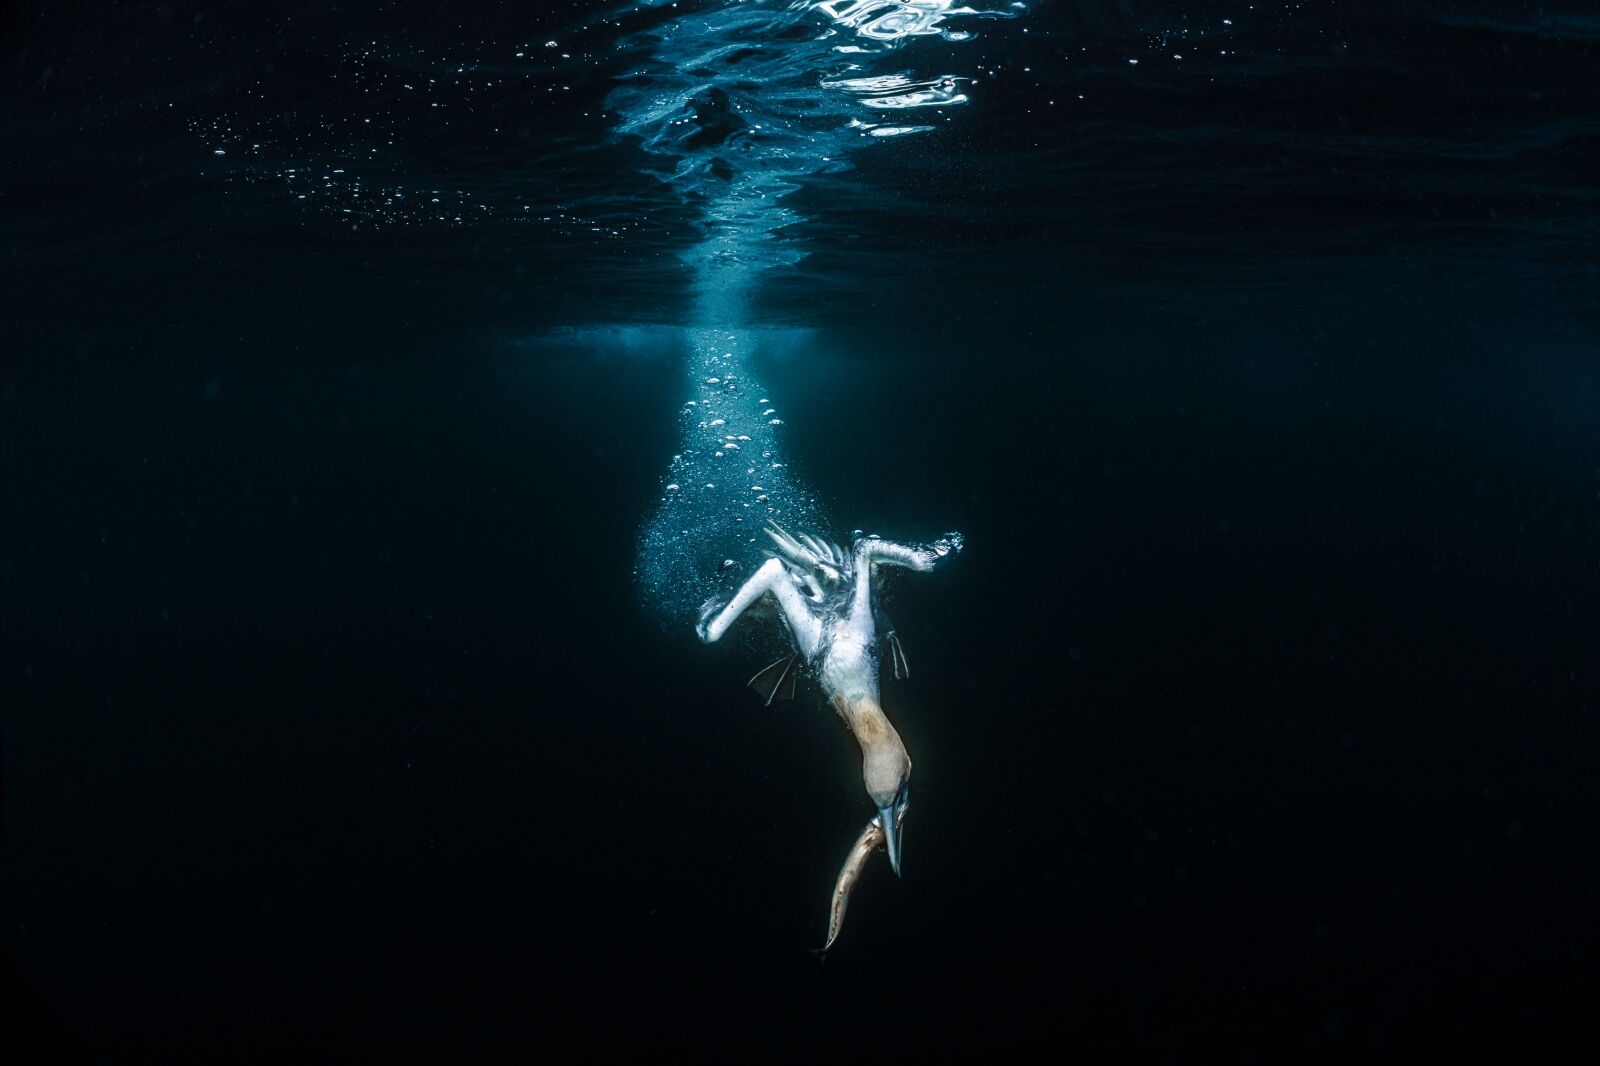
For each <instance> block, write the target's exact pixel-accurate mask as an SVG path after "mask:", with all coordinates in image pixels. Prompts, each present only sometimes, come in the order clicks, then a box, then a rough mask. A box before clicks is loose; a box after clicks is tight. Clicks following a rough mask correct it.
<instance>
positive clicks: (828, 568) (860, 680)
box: [699, 523, 962, 873]
mask: <svg viewBox="0 0 1600 1066" xmlns="http://www.w3.org/2000/svg"><path fill="white" fill-rule="evenodd" d="M767 535H768V536H769V537H771V538H772V541H773V544H774V546H775V550H774V551H772V552H771V553H770V557H769V558H768V559H767V561H766V562H764V563H762V564H761V565H760V566H759V567H757V568H756V571H755V573H753V574H752V575H751V576H750V577H749V579H748V580H746V581H745V583H744V584H743V585H741V586H740V587H739V589H738V591H737V592H735V593H734V595H733V597H732V598H731V599H730V600H728V602H727V603H725V604H723V603H718V602H715V601H713V602H712V603H708V604H707V605H706V607H705V609H704V611H703V612H702V614H701V619H700V625H699V632H700V639H702V640H704V641H707V642H710V641H715V640H718V639H720V638H721V637H722V635H723V634H724V633H726V632H727V631H728V628H729V627H730V626H731V625H733V623H734V622H735V621H736V620H737V619H738V618H739V616H740V615H741V614H743V613H744V612H745V611H746V610H748V609H749V608H750V607H751V606H752V605H754V604H756V603H757V602H758V601H760V600H762V599H763V598H764V597H767V596H770V597H772V599H773V600H774V601H776V603H777V606H778V610H779V613H780V615H781V617H782V619H783V622H784V625H785V627H786V628H787V629H788V631H789V635H790V637H791V639H792V640H793V643H794V649H795V652H794V655H793V656H790V657H789V658H788V659H784V660H779V661H778V662H777V663H774V664H772V666H769V667H767V668H766V669H765V670H763V671H761V672H760V673H758V674H757V675H756V676H755V678H753V679H752V680H751V685H752V686H753V687H755V688H757V690H758V691H761V692H762V693H763V695H765V696H766V697H767V700H768V702H769V703H770V702H771V701H772V700H773V699H774V698H785V696H784V695H783V693H784V692H785V691H787V692H788V693H789V694H790V695H792V693H793V684H794V681H793V678H794V674H795V672H796V670H797V667H798V666H800V665H802V664H803V665H804V666H806V667H807V668H809V669H810V671H811V672H812V673H814V674H815V676H816V678H817V680H818V681H819V682H820V683H821V685H822V690H823V693H824V694H825V695H826V696H827V697H828V701H829V702H830V703H831V704H832V705H833V708H834V710H835V711H837V712H838V714H839V717H840V718H842V719H843V720H844V722H845V725H846V726H848V727H849V729H850V732H851V734H852V735H854V736H855V738H856V741H857V742H858V743H859V744H860V746H861V758H862V778H863V780H864V781H865V783H866V787H867V793H868V795H869V796H871V797H872V802H873V805H874V806H875V807H876V808H877V810H878V815H879V817H880V819H881V825H882V829H883V833H884V837H885V841H884V843H885V847H886V849H887V851H888V853H889V863H890V865H891V866H893V867H894V869H895V871H896V872H897V873H898V872H899V869H900V835H901V821H902V819H903V817H904V814H905V809H906V804H907V802H908V797H909V790H908V787H907V779H908V778H909V777H910V774H911V758H910V756H909V755H907V753H906V748H905V744H904V743H903V742H902V741H901V739H900V734H899V733H898V732H897V731H896V730H895V728H894V726H893V724H891V723H890V721H889V718H888V716H887V715H885V714H884V712H883V706H882V704H881V703H880V702H879V699H878V672H879V665H880V649H881V645H880V637H879V630H880V628H881V629H882V631H883V634H884V640H885V641H886V642H887V644H888V645H889V648H890V651H891V655H892V661H893V667H894V671H895V676H897V677H903V676H905V670H906V659H905V655H904V652H903V651H902V650H901V648H900V645H899V638H898V637H897V636H896V634H895V631H894V629H893V627H892V626H890V625H889V624H888V622H887V620H886V619H884V618H883V616H882V615H881V614H880V613H879V612H878V611H877V609H876V605H875V604H874V602H873V596H874V592H875V589H876V582H877V579H878V576H879V575H878V573H877V570H878V568H879V567H884V566H898V567H904V568H906V569H910V570H919V571H926V570H931V569H933V568H934V566H936V565H937V564H938V563H940V562H941V561H943V560H944V559H946V558H948V557H949V556H951V555H953V554H955V553H956V552H958V551H960V550H961V543H962V542H961V536H960V534H957V533H947V534H945V535H944V536H943V537H941V538H940V539H939V540H936V541H934V543H933V544H931V545H905V544H898V543H895V542H893V541H887V540H883V539H882V538H880V537H871V536H864V535H862V534H859V533H858V534H857V535H856V536H855V539H854V541H853V542H852V545H851V547H850V548H849V549H845V548H841V547H839V546H838V545H835V544H830V543H827V542H826V541H822V540H819V539H817V538H815V537H811V536H807V535H806V534H803V533H802V534H799V535H798V536H795V535H791V534H790V533H788V532H786V531H785V530H783V529H781V528H779V527H778V526H777V525H776V523H774V524H773V525H772V527H771V528H770V529H768V530H767Z"/></svg>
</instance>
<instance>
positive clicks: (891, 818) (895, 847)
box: [878, 804, 904, 877]
mask: <svg viewBox="0 0 1600 1066" xmlns="http://www.w3.org/2000/svg"><path fill="white" fill-rule="evenodd" d="M878 824H879V825H881V826H883V846H884V849H885V850H887V851H888V852H889V868H890V869H892V870H894V875H895V876H896V877H899V876H900V831H901V829H902V828H904V826H903V825H902V824H901V821H900V819H899V818H896V817H895V815H894V804H890V805H889V806H887V807H879V808H878Z"/></svg>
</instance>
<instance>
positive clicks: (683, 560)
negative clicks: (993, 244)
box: [609, 0, 1023, 619]
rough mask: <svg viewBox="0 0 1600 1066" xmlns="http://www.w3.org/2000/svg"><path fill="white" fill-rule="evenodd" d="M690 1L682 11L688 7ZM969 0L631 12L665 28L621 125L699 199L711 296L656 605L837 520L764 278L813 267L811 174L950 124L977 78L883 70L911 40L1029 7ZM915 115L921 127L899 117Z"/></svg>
mask: <svg viewBox="0 0 1600 1066" xmlns="http://www.w3.org/2000/svg"><path fill="white" fill-rule="evenodd" d="M680 5H681V6H680ZM1022 9H1023V5H1022V4H1020V3H1014V4H1011V5H1010V6H1009V7H1007V8H1006V9H1004V10H995V11H980V10H975V9H973V8H971V7H967V6H965V5H964V4H962V3H961V0H822V2H809V0H708V2H699V3H696V2H693V0H677V2H671V0H647V2H645V3H642V4H634V5H630V6H629V7H628V8H627V9H625V11H622V12H619V13H618V15H619V18H622V17H631V16H641V17H643V18H645V20H646V21H647V23H648V24H649V28H648V29H645V30H642V31H640V32H638V33H635V34H634V35H632V36H631V37H629V38H626V39H625V40H624V41H623V42H622V47H623V48H624V49H625V50H627V49H632V50H633V51H635V52H637V53H638V55H639V57H640V61H641V65H640V67H639V69H638V70H637V71H636V72H635V73H634V75H633V76H631V77H630V78H628V79H627V80H626V82H625V84H623V85H622V86H620V87H619V88H618V89H617V90H616V91H615V92H614V93H613V94H612V97H611V99H610V101H609V106H610V108H611V109H612V110H613V111H614V112H616V113H617V115H618V116H619V118H620V122H619V125H618V131H619V133H620V134H622V135H624V136H628V137H635V138H638V140H639V143H640V144H641V145H642V147H644V149H645V150H646V151H647V152H649V153H650V154H651V156H652V157H654V158H655V159H657V160H659V161H660V163H661V166H662V170H663V178H664V180H666V181H668V182H670V183H672V184H673V185H675V186H676V187H677V188H678V189H679V191H680V192H681V194H682V195H683V196H684V197H685V199H686V200H689V201H691V202H694V203H697V204H699V205H700V207H701V212H702V213H701V218H700V222H699V228H700V231H701V233H702V235H703V240H702V241H701V242H700V243H699V244H697V245H696V246H695V247H694V248H693V249H692V250H691V251H690V252H689V253H688V255H687V257H686V258H687V259H688V261H689V262H690V264H691V265H692V267H693V269H694V277H695V286H694V288H695V303H694V307H693V312H692V315H691V318H690V325H689V327H688V328H687V329H686V330H685V337H684V340H685V348H686V358H685V366H686V369H687V372H688V384H687V388H686V389H685V393H684V395H683V396H682V398H681V399H680V400H679V401H678V402H679V403H680V404H681V405H682V406H681V408H680V411H679V422H680V430H681V444H680V446H679V449H678V452H677V454H676V455H674V456H673V457H672V461H671V464H670V466H669V467H668V470H667V474H666V476H665V478H664V479H663V481H662V490H661V497H660V500H659V501H658V503H657V506H656V509H655V512H654V514H653V515H652V516H651V518H650V519H649V521H648V522H647V523H646V525H645V527H644V529H643V531H642V533H641V536H640V540H639V554H638V560H637V565H636V573H637V575H638V578H639V580H640V583H641V586H642V589H643V592H644V595H645V598H646V599H647V600H648V601H649V602H650V603H651V604H653V605H654V606H655V607H657V608H658V609H660V610H661V611H663V612H664V613H665V614H666V615H668V616H671V617H673V618H675V619H681V617H682V616H684V615H686V614H692V613H693V612H695V611H696V610H697V609H698V608H699V607H700V605H701V603H702V602H704V601H705V600H706V599H707V598H708V597H710V596H711V595H713V594H715V593H716V592H718V591H719V590H725V589H727V588H730V587H732V586H733V585H735V584H736V583H737V582H738V581H739V580H741V579H742V578H741V575H742V574H747V573H748V571H749V570H750V569H751V568H752V567H753V566H754V565H757V564H759V562H760V561H761V558H762V552H761V544H762V540H763V538H762V535H761V530H762V528H763V527H764V526H765V525H766V523H767V521H768V520H769V519H775V520H777V521H778V522H779V523H781V524H783V525H785V526H786V527H788V528H790V529H795V530H811V531H815V532H817V533H819V534H822V535H824V536H831V535H833V534H834V533H835V532H836V531H835V530H834V529H833V527H832V525H831V524H830V523H829V522H828V521H827V520H826V515H825V514H823V511H822V508H821V506H820V505H819V504H818V502H817V497H816V494H815V493H814V492H812V491H811V490H810V489H809V488H808V487H807V486H805V485H804V484H802V483H801V482H800V481H799V480H798V479H797V478H796V477H795V476H794V474H793V473H792V472H791V471H790V469H789V467H788V465H787V462H786V461H785V459H784V452H783V449H782V435H783V427H784V423H785V421H786V413H785V411H784V408H783V405H782V404H781V403H777V402H774V401H775V400H777V399H780V398H779V397H774V396H772V395H771V394H770V393H769V392H768V391H767V390H766V389H765V388H764V387H763V385H762V383H761V382H760V381H758V380H757V379H756V376H755V374H754V372H753V370H752V365H753V364H752V356H753V355H754V354H755V351H756V347H757V345H758V344H759V343H760V341H759V338H760V336H761V331H759V330H755V329H752V328H751V324H750V323H749V321H748V319H747V315H746V309H747V307H748V306H749V299H750V296H751V293H752V292H753V290H754V288H755V286H756V285H757V284H758V282H759V279H760V277H761V275H762V274H763V273H765V272H767V271H770V270H772V269H774V268H779V267H783V266H788V265H792V264H794V263H796V262H798V261H799V259H800V258H801V257H802V254H803V253H802V252H801V251H800V249H799V248H798V246H797V243H796V242H795V241H794V240H793V239H790V238H787V237H786V236H785V234H784V233H783V232H782V231H783V230H784V229H785V228H786V227H789V226H791V225H793V224H794V223H795V222H797V221H799V216H798V215H797V214H796V213H795V212H794V211H792V210H791V209H789V208H787V207H785V206H783V204H782V202H781V201H782V198H783V197H784V196H785V195H786V194H787V193H789V192H792V191H793V190H795V189H797V188H799V182H800V181H801V180H803V179H804V178H806V177H808V176H811V175H816V174H822V173H827V172H834V171H838V170H842V169H846V168H848V165H849V164H848V162H847V160H846V156H847V155H848V153H849V152H850V151H851V150H852V149H854V148H856V147H858V146H860V145H863V144H873V143H878V144H881V143H884V142H885V141H888V140H898V139H899V138H901V137H904V136H908V135H913V134H923V133H927V132H929V131H931V130H934V129H936V126H934V125H933V124H931V122H930V121H929V119H930V116H932V115H935V114H936V113H937V112H938V111H939V109H942V108H947V107H954V106H959V105H962V104H965V103H966V102H967V99H968V95H967V92H966V91H965V88H964V87H965V86H966V85H967V84H969V83H970V82H971V81H972V79H971V78H968V77H962V76H958V75H954V74H943V75H936V76H924V75H918V74H914V73H911V72H908V71H906V70H904V69H894V70H884V69H881V67H882V64H883V63H885V62H886V60H887V59H888V58H890V57H893V56H895V55H896V54H898V50H899V49H900V48H901V47H902V46H904V45H906V44H908V43H910V42H913V41H919V40H930V39H931V40H937V41H944V42H950V43H957V42H963V41H967V40H970V39H972V38H973V37H974V34H973V33H972V32H970V31H969V30H967V29H963V28H959V27H958V25H957V24H958V23H967V22H970V21H971V20H973V19H985V18H1013V17H1015V16H1016V15H1017V14H1018V13H1019V12H1020V11H1021V10H1022ZM903 111H911V112H915V114H916V116H917V119H918V121H916V122H914V123H908V122H906V121H904V120H901V119H896V118H895V116H896V115H897V114H898V113H899V112H903Z"/></svg>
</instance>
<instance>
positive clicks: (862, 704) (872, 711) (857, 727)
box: [833, 696, 900, 750]
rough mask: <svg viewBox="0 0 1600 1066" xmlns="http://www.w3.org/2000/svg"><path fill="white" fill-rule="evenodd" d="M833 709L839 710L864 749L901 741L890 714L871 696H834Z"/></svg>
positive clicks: (841, 716) (857, 741)
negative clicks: (891, 722) (891, 721)
mask: <svg viewBox="0 0 1600 1066" xmlns="http://www.w3.org/2000/svg"><path fill="white" fill-rule="evenodd" d="M833 709H834V710H836V711H838V712H839V717H840V718H843V719H844V724H845V725H847V726H849V727H850V732H851V733H852V734H854V735H855V738H856V743H858V744H860V745H861V747H862V749H863V750H870V749H872V748H875V747H878V746H879V745H881V744H896V745H897V744H899V743H900V734H899V733H897V732H895V728H894V726H892V725H890V724H889V716H888V715H886V714H884V713H883V707H882V706H881V705H880V704H879V703H878V701H877V700H875V699H873V698H872V697H871V696H857V697H854V698H851V697H848V696H834V697H833Z"/></svg>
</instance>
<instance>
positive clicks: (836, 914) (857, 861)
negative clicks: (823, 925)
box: [822, 816, 885, 951]
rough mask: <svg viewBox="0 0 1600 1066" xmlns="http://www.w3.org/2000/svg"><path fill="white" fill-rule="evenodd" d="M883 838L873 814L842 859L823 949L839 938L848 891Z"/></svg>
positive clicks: (851, 888) (829, 910) (880, 845)
mask: <svg viewBox="0 0 1600 1066" xmlns="http://www.w3.org/2000/svg"><path fill="white" fill-rule="evenodd" d="M884 839H885V837H884V833H883V826H882V824H881V823H880V821H879V818H878V817H877V816H875V817H874V818H873V819H872V821H870V822H868V823H867V827H866V828H865V829H863V830H862V831H861V835H860V836H859V837H857V838H856V844H855V847H853V848H851V849H850V854H849V856H848V857H846V859H845V860H844V866H843V867H841V868H840V870H839V881H838V883H837V884H835V885H834V886H833V904H832V906H830V907H829V908H828V942H827V943H826V944H824V945H822V950H823V951H827V950H828V949H829V948H831V947H833V942H834V941H835V940H837V939H839V930H840V929H842V928H843V927H844V909H845V908H846V907H847V906H849V905H850V893H851V891H852V890H853V889H854V888H855V887H856V882H857V881H859V880H861V871H863V870H865V869H866V868H867V859H868V858H869V857H871V855H872V853H873V852H875V851H877V850H878V849H879V848H881V847H883V842H884Z"/></svg>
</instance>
